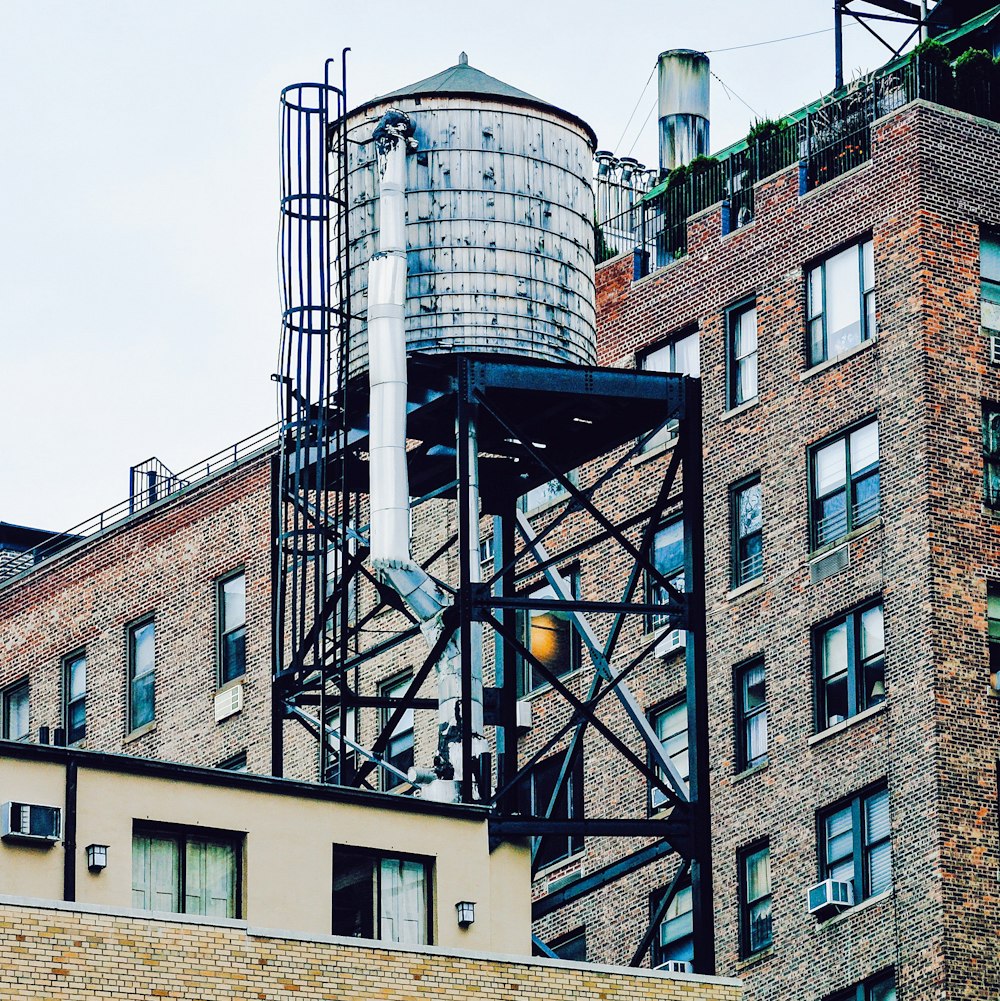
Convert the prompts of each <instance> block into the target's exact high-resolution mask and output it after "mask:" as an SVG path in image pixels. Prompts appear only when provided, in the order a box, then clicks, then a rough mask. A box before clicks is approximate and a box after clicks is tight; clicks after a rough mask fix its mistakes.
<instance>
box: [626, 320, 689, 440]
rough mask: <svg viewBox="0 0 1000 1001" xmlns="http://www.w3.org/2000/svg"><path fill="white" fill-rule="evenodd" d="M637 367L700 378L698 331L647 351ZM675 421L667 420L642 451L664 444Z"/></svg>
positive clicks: (671, 436)
mask: <svg viewBox="0 0 1000 1001" xmlns="http://www.w3.org/2000/svg"><path fill="white" fill-rule="evenodd" d="M639 368H643V369H646V371H648V372H679V373H680V374H681V375H690V376H694V378H696V379H697V378H700V376H701V367H700V361H699V357H698V331H697V330H695V331H693V332H691V333H686V334H682V335H680V336H679V337H675V338H673V339H672V340H670V341H667V343H666V344H663V345H661V346H660V347H658V348H654V349H653V350H652V351H649V352H647V353H646V354H644V355H642V356H641V357H640V358H639ZM676 429H677V422H676V421H668V422H667V424H666V425H664V427H662V428H661V429H660V430H659V431H657V432H656V433H655V434H654V435H653V436H652V437H651V438H650V439H649V440H648V441H647V442H646V443H645V445H643V447H642V450H643V452H651V451H652V450H653V449H654V448H659V447H660V446H661V445H664V444H666V443H667V442H668V441H670V440H671V439H672V438H673V437H674V435H675V434H676Z"/></svg>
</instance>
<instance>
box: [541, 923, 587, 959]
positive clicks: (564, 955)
mask: <svg viewBox="0 0 1000 1001" xmlns="http://www.w3.org/2000/svg"><path fill="white" fill-rule="evenodd" d="M549 948H550V949H551V950H552V951H553V952H554V953H555V954H556V955H557V956H558V957H559V958H560V959H568V960H571V961H572V962H574V963H585V962H586V961H587V930H586V928H577V929H576V931H571V932H570V933H569V934H568V935H560V936H559V938H557V939H556V940H555V941H553V942H550V943H549Z"/></svg>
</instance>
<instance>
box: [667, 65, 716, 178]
mask: <svg viewBox="0 0 1000 1001" xmlns="http://www.w3.org/2000/svg"><path fill="white" fill-rule="evenodd" d="M657 65H658V68H659V99H658V113H659V118H660V170H661V172H665V173H666V172H669V171H671V170H673V169H674V168H675V167H679V166H681V165H682V164H685V163H690V162H691V161H692V160H693V159H694V158H695V157H696V156H707V155H708V151H709V145H708V142H709V138H708V95H709V77H710V72H711V71H710V69H709V62H708V56H706V55H705V53H704V52H695V51H694V50H693V49H671V50H669V51H668V52H661V53H660V57H659V60H658V63H657Z"/></svg>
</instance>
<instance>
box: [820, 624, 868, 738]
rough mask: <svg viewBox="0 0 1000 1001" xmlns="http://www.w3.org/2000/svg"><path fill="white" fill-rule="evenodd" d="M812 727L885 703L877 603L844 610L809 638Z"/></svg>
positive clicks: (825, 725)
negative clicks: (813, 667) (812, 655)
mask: <svg viewBox="0 0 1000 1001" xmlns="http://www.w3.org/2000/svg"><path fill="white" fill-rule="evenodd" d="M814 650H815V656H816V658H817V679H816V685H817V694H818V699H817V709H818V719H817V724H818V729H820V730H825V729H826V728H827V727H828V726H833V725H834V724H836V723H842V722H843V721H844V720H845V719H849V718H850V717H851V716H855V715H857V714H858V713H859V712H862V711H863V710H865V709H868V708H869V707H870V706H874V705H877V704H878V703H879V702H883V701H885V629H884V622H883V615H882V605H881V604H876V605H871V606H869V607H868V608H863V609H858V610H856V611H853V612H850V613H848V614H847V615H845V616H843V617H842V618H839V619H835V620H834V621H833V622H830V623H827V624H826V625H824V626H821V627H820V628H819V629H818V630H817V631H816V635H815V647H814Z"/></svg>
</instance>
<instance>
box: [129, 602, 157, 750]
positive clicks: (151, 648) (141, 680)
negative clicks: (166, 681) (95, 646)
mask: <svg viewBox="0 0 1000 1001" xmlns="http://www.w3.org/2000/svg"><path fill="white" fill-rule="evenodd" d="M155 667H156V624H155V622H154V621H153V620H152V619H146V620H145V621H144V622H137V623H135V624H134V625H131V626H129V627H128V728H129V730H138V729H139V727H141V726H145V725H146V724H147V723H152V722H153V718H154V715H155V699H154V696H155V691H154V678H155V673H154V669H155Z"/></svg>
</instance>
